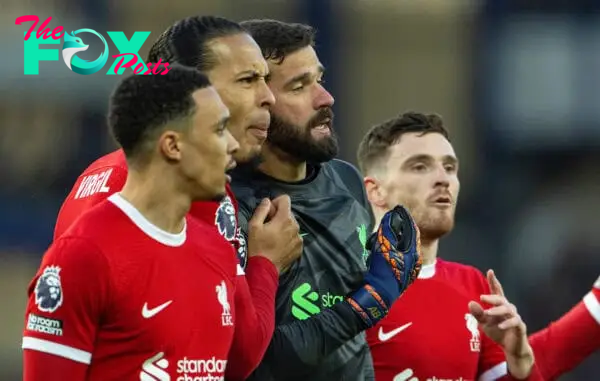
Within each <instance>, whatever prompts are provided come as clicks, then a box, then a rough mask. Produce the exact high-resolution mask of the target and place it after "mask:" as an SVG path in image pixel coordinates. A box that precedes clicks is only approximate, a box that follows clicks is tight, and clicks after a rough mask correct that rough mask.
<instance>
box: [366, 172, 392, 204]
mask: <svg viewBox="0 0 600 381" xmlns="http://www.w3.org/2000/svg"><path fill="white" fill-rule="evenodd" d="M363 183H364V184H365V189H366V191H367V198H368V199H369V203H370V204H371V205H372V206H373V207H378V208H382V209H386V208H387V202H386V200H385V199H386V196H387V193H386V191H385V189H384V188H383V187H382V186H381V185H380V184H379V181H378V180H377V179H376V178H374V177H371V176H366V177H365V178H363Z"/></svg>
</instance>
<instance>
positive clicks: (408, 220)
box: [346, 206, 422, 327]
mask: <svg viewBox="0 0 600 381" xmlns="http://www.w3.org/2000/svg"><path fill="white" fill-rule="evenodd" d="M367 249H368V250H369V251H370V252H371V255H370V256H369V261H368V264H367V266H368V271H367V273H366V275H365V278H364V284H363V285H362V286H361V287H360V288H359V289H357V290H355V291H353V292H352V293H351V294H350V295H349V296H348V297H347V299H346V300H347V302H348V303H349V304H350V306H351V307H352V309H353V310H354V311H355V312H356V313H357V314H358V315H359V316H360V317H361V318H362V320H363V321H364V322H365V324H367V326H369V327H372V326H374V325H375V324H377V322H378V321H379V320H381V319H383V318H384V317H385V316H386V315H387V314H388V311H389V309H390V308H391V307H392V304H393V303H394V302H395V301H396V299H398V298H399V297H400V295H402V293H403V292H404V291H405V290H406V288H407V287H408V286H409V285H410V284H411V283H412V282H414V280H415V279H416V278H417V276H418V275H419V271H421V264H422V259H421V255H420V250H421V242H420V240H419V229H418V228H417V226H416V224H415V222H414V221H413V219H412V217H411V216H410V214H409V213H408V211H407V210H406V209H405V208H404V207H402V206H396V207H395V208H394V209H392V210H391V211H389V212H387V213H386V214H385V215H384V216H383V218H382V219H381V223H380V224H379V227H378V229H377V231H376V232H375V233H373V235H371V237H370V239H369V241H368V243H367Z"/></svg>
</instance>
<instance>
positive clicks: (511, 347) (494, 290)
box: [469, 270, 534, 379]
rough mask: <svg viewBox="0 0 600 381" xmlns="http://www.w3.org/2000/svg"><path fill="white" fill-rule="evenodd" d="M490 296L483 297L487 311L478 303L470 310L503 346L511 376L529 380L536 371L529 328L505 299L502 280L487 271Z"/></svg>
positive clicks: (485, 330)
mask: <svg viewBox="0 0 600 381" xmlns="http://www.w3.org/2000/svg"><path fill="white" fill-rule="evenodd" d="M487 280H488V283H489V286H490V291H491V294H490V295H481V301H482V302H484V303H487V304H489V305H491V307H490V308H488V309H484V308H483V307H482V306H481V304H479V303H477V302H474V301H472V302H470V303H469V311H470V312H471V314H472V315H473V316H474V317H475V319H477V321H478V322H479V327H480V328H481V330H482V331H483V332H484V333H485V334H486V335H487V336H488V337H489V338H490V339H492V340H493V341H494V342H496V343H497V344H498V345H500V346H501V347H502V349H503V350H504V354H505V355H506V362H507V365H508V370H509V372H510V374H511V375H512V376H513V377H515V378H517V379H525V378H527V377H528V376H529V374H530V373H531V370H532V369H533V363H534V356H533V350H532V348H531V346H530V345H529V340H528V339H527V327H526V325H525V323H524V322H523V320H522V319H521V316H519V313H518V312H517V308H516V307H515V305H514V304H512V303H510V302H509V301H508V300H507V299H506V297H505V296H504V290H503V289H502V285H501V284H500V281H498V279H497V278H496V275H495V274H494V272H493V271H492V270H488V272H487Z"/></svg>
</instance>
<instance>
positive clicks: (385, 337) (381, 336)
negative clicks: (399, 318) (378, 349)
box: [378, 322, 412, 341]
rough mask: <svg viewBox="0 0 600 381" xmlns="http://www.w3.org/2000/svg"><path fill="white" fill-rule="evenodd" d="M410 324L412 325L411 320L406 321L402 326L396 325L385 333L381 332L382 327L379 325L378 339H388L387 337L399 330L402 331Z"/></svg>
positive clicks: (389, 337)
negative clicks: (396, 326)
mask: <svg viewBox="0 0 600 381" xmlns="http://www.w3.org/2000/svg"><path fill="white" fill-rule="evenodd" d="M411 325H412V322H410V323H406V324H404V325H403V326H402V327H398V328H396V329H393V330H391V331H389V332H387V333H385V332H383V327H379V334H378V337H379V341H388V340H389V339H391V338H392V337H394V336H396V335H397V334H399V333H400V332H402V331H404V330H405V329H406V328H408V327H410V326H411Z"/></svg>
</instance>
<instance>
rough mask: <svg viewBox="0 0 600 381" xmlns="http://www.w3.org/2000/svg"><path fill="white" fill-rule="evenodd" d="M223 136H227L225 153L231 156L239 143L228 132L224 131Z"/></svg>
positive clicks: (238, 146)
mask: <svg viewBox="0 0 600 381" xmlns="http://www.w3.org/2000/svg"><path fill="white" fill-rule="evenodd" d="M225 134H226V135H227V153H228V154H229V155H232V154H233V153H234V152H236V151H237V150H238V149H239V148H240V143H238V141H237V140H235V138H234V137H233V135H231V132H229V130H225Z"/></svg>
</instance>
